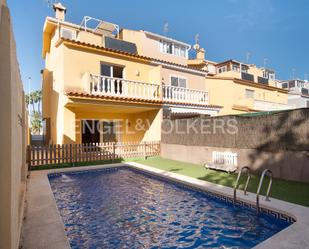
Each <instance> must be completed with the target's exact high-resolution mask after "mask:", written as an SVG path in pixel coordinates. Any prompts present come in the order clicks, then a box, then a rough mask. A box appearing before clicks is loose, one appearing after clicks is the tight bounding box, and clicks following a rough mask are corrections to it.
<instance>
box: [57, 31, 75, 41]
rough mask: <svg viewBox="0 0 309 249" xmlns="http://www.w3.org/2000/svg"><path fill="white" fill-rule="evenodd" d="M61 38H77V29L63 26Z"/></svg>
mask: <svg viewBox="0 0 309 249" xmlns="http://www.w3.org/2000/svg"><path fill="white" fill-rule="evenodd" d="M60 36H61V38H65V39H70V40H76V31H75V30H71V29H65V28H61V31H60Z"/></svg>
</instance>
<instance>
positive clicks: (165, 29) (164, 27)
mask: <svg viewBox="0 0 309 249" xmlns="http://www.w3.org/2000/svg"><path fill="white" fill-rule="evenodd" d="M168 31H169V26H168V22H166V23H164V26H163V34H164V35H165V36H166V35H167V33H168Z"/></svg>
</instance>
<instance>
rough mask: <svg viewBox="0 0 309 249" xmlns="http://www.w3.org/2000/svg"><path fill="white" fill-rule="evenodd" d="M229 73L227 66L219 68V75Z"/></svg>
mask: <svg viewBox="0 0 309 249" xmlns="http://www.w3.org/2000/svg"><path fill="white" fill-rule="evenodd" d="M226 71H227V66H222V67H219V68H218V73H224V72H226Z"/></svg>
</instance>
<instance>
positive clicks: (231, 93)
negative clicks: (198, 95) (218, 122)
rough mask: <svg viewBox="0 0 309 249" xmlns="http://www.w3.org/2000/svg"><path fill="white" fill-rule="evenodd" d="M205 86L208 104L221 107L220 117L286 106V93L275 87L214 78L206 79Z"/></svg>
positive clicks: (234, 79)
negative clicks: (208, 94) (207, 92)
mask: <svg viewBox="0 0 309 249" xmlns="http://www.w3.org/2000/svg"><path fill="white" fill-rule="evenodd" d="M206 85H207V90H208V91H209V93H210V103H211V104H219V103H220V105H221V106H223V108H222V109H221V111H220V115H228V114H241V113H247V112H258V111H266V109H263V108H271V107H273V108H277V109H280V108H282V109H284V108H286V105H287V92H286V91H285V90H283V89H280V88H276V87H271V86H264V85H261V84H257V83H253V82H247V81H244V80H240V79H237V78H231V77H216V76H208V77H206ZM248 92H249V94H250V96H248ZM274 105H275V106H274ZM268 110H270V109H268Z"/></svg>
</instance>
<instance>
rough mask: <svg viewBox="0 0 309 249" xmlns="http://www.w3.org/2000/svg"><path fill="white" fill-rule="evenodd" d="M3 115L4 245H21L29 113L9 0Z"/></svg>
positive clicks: (0, 227) (0, 85)
mask: <svg viewBox="0 0 309 249" xmlns="http://www.w3.org/2000/svg"><path fill="white" fill-rule="evenodd" d="M0 118H1V121H0V138H1V139H0V249H17V248H18V247H19V240H20V231H21V224H22V220H23V210H24V205H23V204H24V196H25V190H26V176H27V167H26V143H27V136H26V131H27V114H26V109H25V101H24V92H23V86H22V82H21V77H20V73H19V65H18V62H17V57H16V46H15V41H14V37H13V34H12V25H11V17H10V13H9V9H8V7H7V5H6V1H5V0H0Z"/></svg>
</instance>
